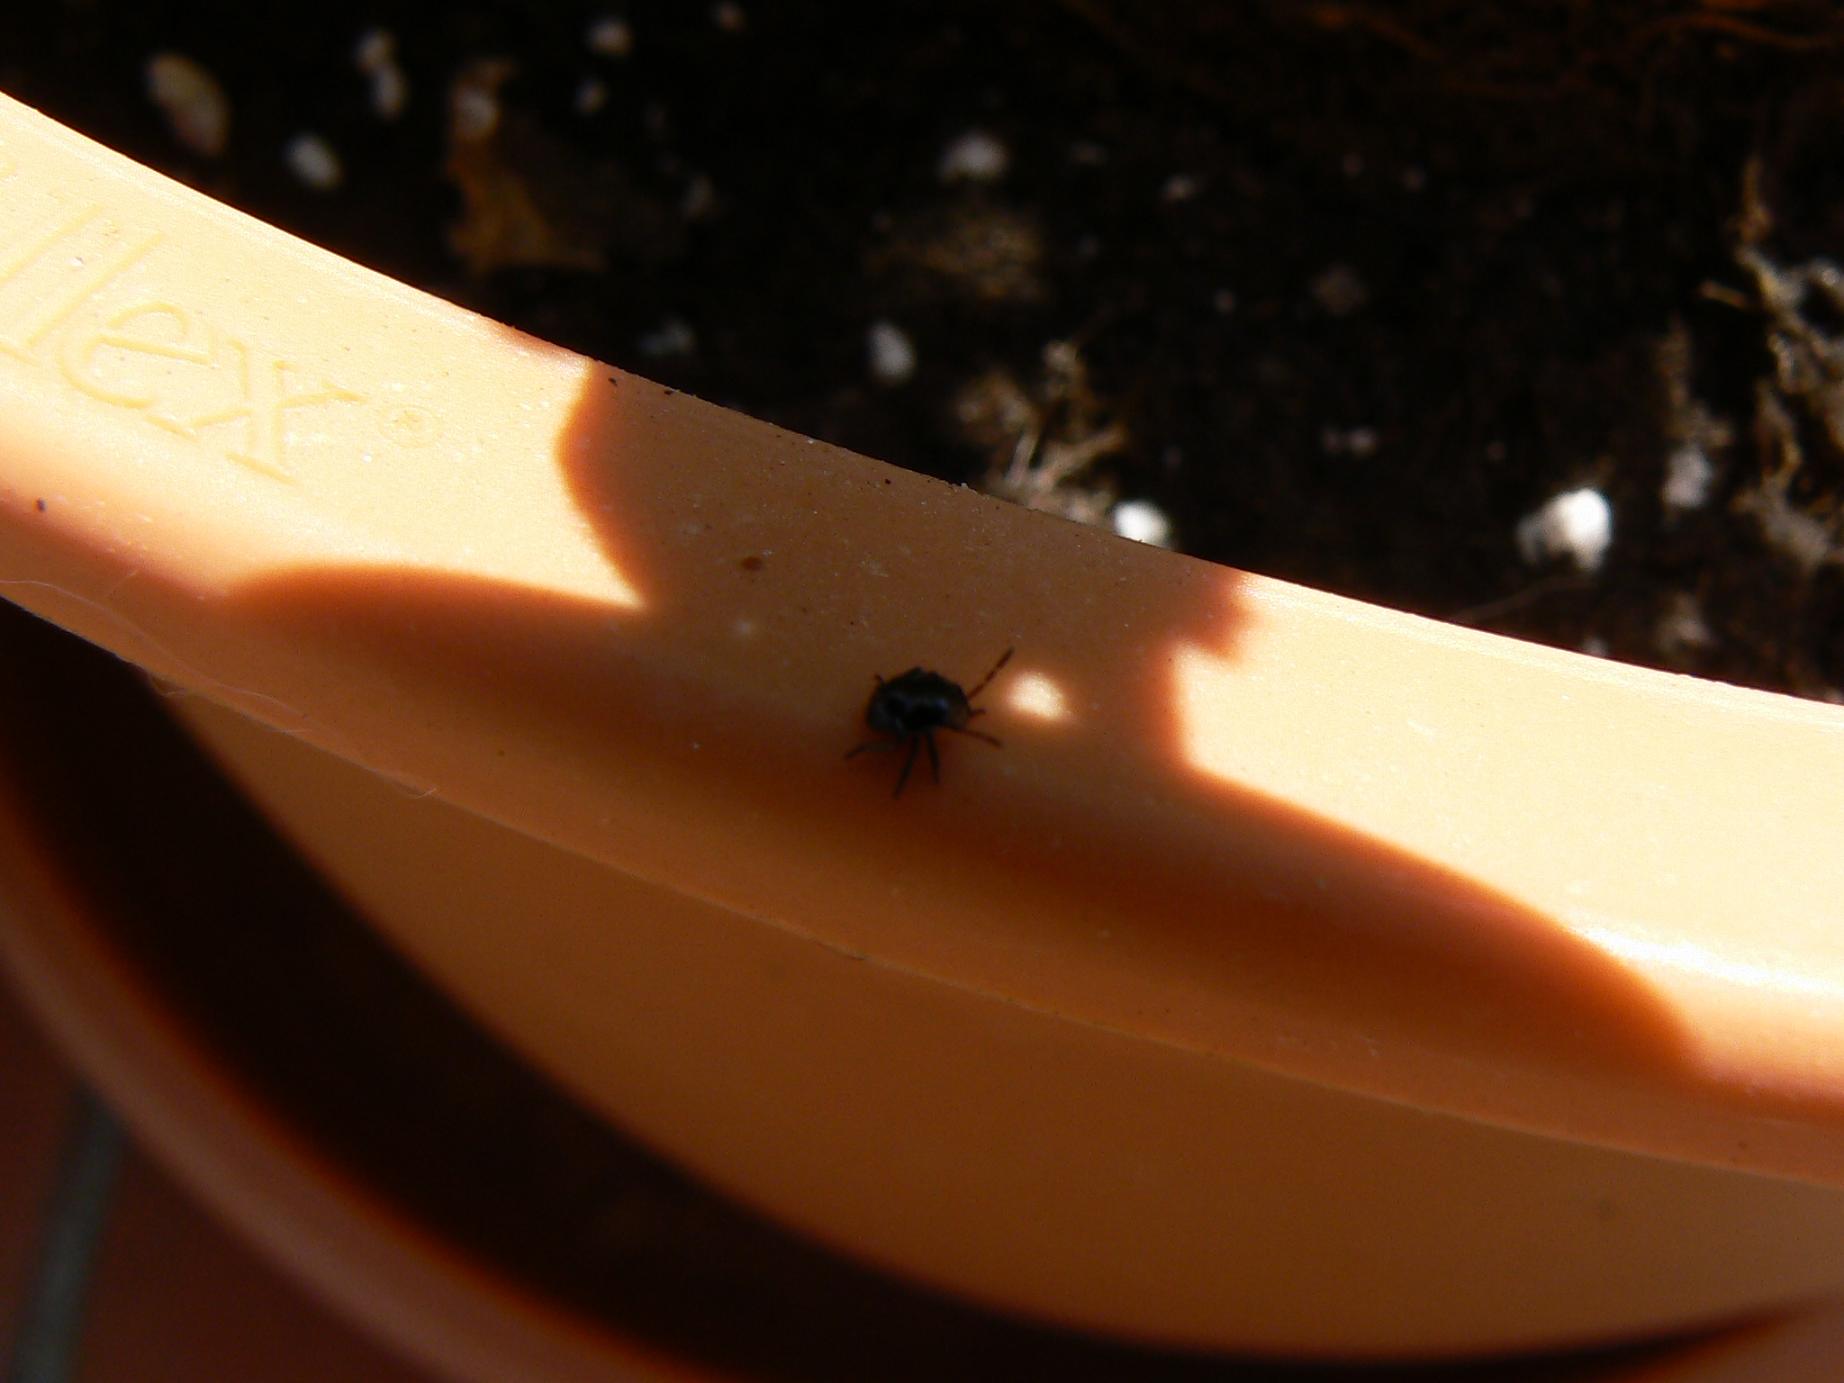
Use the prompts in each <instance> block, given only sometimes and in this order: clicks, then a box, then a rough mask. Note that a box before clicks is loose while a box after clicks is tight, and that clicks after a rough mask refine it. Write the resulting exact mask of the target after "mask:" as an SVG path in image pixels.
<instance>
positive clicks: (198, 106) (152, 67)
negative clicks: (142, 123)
mask: <svg viewBox="0 0 1844 1383" xmlns="http://www.w3.org/2000/svg"><path fill="white" fill-rule="evenodd" d="M145 80H146V82H147V98H148V99H149V100H150V101H152V102H153V103H154V104H155V105H156V106H158V107H160V113H161V114H162V115H164V116H165V117H166V122H167V126H168V128H170V129H171V130H172V131H173V137H174V138H175V139H177V140H178V141H179V142H180V143H181V144H183V145H185V146H186V147H187V148H188V149H190V150H191V151H192V152H193V153H195V154H203V155H204V156H205V157H206V158H216V157H218V155H220V154H222V153H223V152H224V149H225V146H226V145H228V144H229V143H230V121H231V108H230V97H228V96H226V95H225V94H224V88H223V87H222V86H220V85H218V79H217V78H216V77H214V76H212V75H211V73H209V72H207V71H206V70H205V69H204V68H203V67H201V66H199V64H198V63H196V62H194V61H193V60H192V59H191V58H188V57H186V56H184V55H183V54H180V53H155V54H154V55H153V56H152V57H151V58H149V59H148V60H147V70H146V73H145Z"/></svg>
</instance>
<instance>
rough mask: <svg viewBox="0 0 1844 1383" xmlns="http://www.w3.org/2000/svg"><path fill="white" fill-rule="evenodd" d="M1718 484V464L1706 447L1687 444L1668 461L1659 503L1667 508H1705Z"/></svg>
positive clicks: (1674, 452)
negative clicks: (1711, 458) (1712, 489)
mask: <svg viewBox="0 0 1844 1383" xmlns="http://www.w3.org/2000/svg"><path fill="white" fill-rule="evenodd" d="M1715 483H1716V463H1715V462H1714V461H1711V460H1710V457H1709V453H1708V452H1706V451H1704V450H1703V448H1702V447H1700V446H1697V445H1695V444H1693V443H1689V442H1686V443H1685V444H1684V445H1683V446H1681V447H1679V448H1678V449H1677V450H1675V451H1673V452H1672V453H1671V455H1669V456H1667V457H1666V458H1665V483H1664V484H1663V485H1661V486H1659V490H1658V498H1659V501H1660V502H1661V503H1662V504H1663V505H1664V506H1665V508H1667V509H1701V508H1702V507H1703V506H1704V505H1705V504H1707V503H1708V502H1709V497H1710V488H1711V487H1712V486H1713V485H1714V484H1715Z"/></svg>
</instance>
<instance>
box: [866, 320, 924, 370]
mask: <svg viewBox="0 0 1844 1383" xmlns="http://www.w3.org/2000/svg"><path fill="white" fill-rule="evenodd" d="M865 349H866V352H867V353H868V355H869V357H870V363H871V378H872V379H874V380H876V381H877V382H878V383H879V384H883V385H897V384H906V383H908V382H909V378H910V376H911V375H913V374H915V372H916V347H915V342H913V341H911V340H910V339H909V334H908V333H907V332H905V331H904V330H903V329H902V328H901V327H899V326H898V325H896V323H894V322H872V323H871V326H870V329H869V330H868V331H866V332H865Z"/></svg>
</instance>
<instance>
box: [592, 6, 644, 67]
mask: <svg viewBox="0 0 1844 1383" xmlns="http://www.w3.org/2000/svg"><path fill="white" fill-rule="evenodd" d="M583 43H584V45H585V46H586V47H587V48H588V49H589V51H590V52H591V53H598V54H600V55H601V56H602V57H605V58H625V57H626V56H627V55H628V54H629V53H631V52H633V51H634V30H633V29H632V28H631V27H630V26H629V25H628V22H627V20H625V19H622V18H620V17H619V16H617V15H612V14H605V15H603V16H602V17H601V18H600V19H595V20H591V21H590V24H589V28H588V30H587V31H586V32H585V33H584V34H583Z"/></svg>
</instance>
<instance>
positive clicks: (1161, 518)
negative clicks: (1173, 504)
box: [1113, 499, 1172, 547]
mask: <svg viewBox="0 0 1844 1383" xmlns="http://www.w3.org/2000/svg"><path fill="white" fill-rule="evenodd" d="M1113 521H1114V531H1115V532H1116V533H1118V534H1120V535H1121V537H1123V538H1131V539H1133V541H1134V542H1136V543H1151V544H1152V545H1153V546H1154V547H1170V546H1171V545H1172V521H1171V520H1170V519H1169V518H1167V517H1166V514H1165V510H1163V509H1161V508H1160V507H1159V506H1158V505H1156V504H1154V503H1153V502H1152V501H1151V500H1149V499H1124V500H1122V501H1121V502H1120V503H1119V504H1117V505H1115V506H1114V514H1113Z"/></svg>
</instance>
